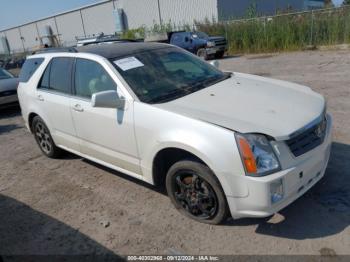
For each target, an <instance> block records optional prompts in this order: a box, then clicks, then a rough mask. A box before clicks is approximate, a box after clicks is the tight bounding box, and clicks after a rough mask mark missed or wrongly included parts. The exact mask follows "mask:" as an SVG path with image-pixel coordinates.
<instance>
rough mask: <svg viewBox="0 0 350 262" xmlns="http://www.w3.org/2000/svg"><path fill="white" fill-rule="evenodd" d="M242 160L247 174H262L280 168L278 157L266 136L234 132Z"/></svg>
mask: <svg viewBox="0 0 350 262" xmlns="http://www.w3.org/2000/svg"><path fill="white" fill-rule="evenodd" d="M236 141H237V144H238V148H239V151H240V153H241V157H242V162H243V165H244V167H245V170H246V174H247V175H249V176H264V175H268V174H271V173H273V172H276V171H278V170H279V169H280V164H279V162H278V159H277V157H276V155H275V153H274V151H273V149H272V147H271V145H270V142H269V141H268V140H267V138H266V136H264V135H258V134H239V133H236Z"/></svg>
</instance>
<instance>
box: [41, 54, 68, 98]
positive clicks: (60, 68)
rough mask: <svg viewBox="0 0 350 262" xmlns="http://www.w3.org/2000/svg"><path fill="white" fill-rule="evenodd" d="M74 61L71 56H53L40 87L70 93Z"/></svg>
mask: <svg viewBox="0 0 350 262" xmlns="http://www.w3.org/2000/svg"><path fill="white" fill-rule="evenodd" d="M73 61H74V59H73V58H69V57H57V58H53V59H52V60H51V62H50V64H49V65H48V66H47V68H46V69H45V72H44V75H43V76H42V78H41V81H40V84H39V88H43V89H49V90H53V91H57V92H60V93H64V94H70V93H71V72H72V65H73Z"/></svg>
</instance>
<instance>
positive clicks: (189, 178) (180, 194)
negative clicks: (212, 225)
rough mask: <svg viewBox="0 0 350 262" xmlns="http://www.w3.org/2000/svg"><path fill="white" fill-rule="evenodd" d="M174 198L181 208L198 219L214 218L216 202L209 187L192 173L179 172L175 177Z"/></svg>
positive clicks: (216, 207)
mask: <svg viewBox="0 0 350 262" xmlns="http://www.w3.org/2000/svg"><path fill="white" fill-rule="evenodd" d="M174 179H175V183H174V186H175V190H174V196H175V200H176V202H178V203H179V204H180V205H181V206H182V208H183V209H184V210H185V211H187V212H188V213H189V214H190V215H192V216H195V217H197V218H200V219H210V218H212V217H214V216H215V214H216V212H217V209H218V201H217V196H216V194H215V191H214V190H213V188H212V187H211V185H210V184H209V183H208V182H207V181H205V180H204V179H203V178H201V177H200V176H198V175H197V174H196V173H194V172H193V171H180V172H178V173H177V174H176V175H175V176H174Z"/></svg>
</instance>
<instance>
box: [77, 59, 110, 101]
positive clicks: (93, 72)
mask: <svg viewBox="0 0 350 262" xmlns="http://www.w3.org/2000/svg"><path fill="white" fill-rule="evenodd" d="M108 90H117V85H116V83H115V82H114V80H113V79H112V78H111V77H110V76H109V74H108V73H107V72H106V70H105V69H104V68H103V67H102V66H101V65H100V64H98V63H97V62H95V61H92V60H88V59H81V58H78V59H77V60H76V63H75V94H76V95H77V96H79V97H83V98H91V96H92V95H93V94H94V93H98V92H102V91H108Z"/></svg>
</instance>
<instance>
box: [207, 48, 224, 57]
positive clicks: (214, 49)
mask: <svg viewBox="0 0 350 262" xmlns="http://www.w3.org/2000/svg"><path fill="white" fill-rule="evenodd" d="M205 50H206V51H207V54H208V55H212V54H216V53H218V52H226V51H227V46H214V47H207V48H206V49H205Z"/></svg>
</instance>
